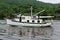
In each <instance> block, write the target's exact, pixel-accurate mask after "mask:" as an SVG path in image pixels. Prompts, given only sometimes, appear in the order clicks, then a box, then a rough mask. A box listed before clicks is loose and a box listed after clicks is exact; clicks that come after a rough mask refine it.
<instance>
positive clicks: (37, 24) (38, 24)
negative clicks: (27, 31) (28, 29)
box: [7, 19, 52, 27]
mask: <svg viewBox="0 0 60 40" xmlns="http://www.w3.org/2000/svg"><path fill="white" fill-rule="evenodd" d="M7 24H9V25H20V26H33V27H41V26H51V24H52V23H44V24H43V23H41V24H40V23H23V22H14V21H12V20H9V19H7Z"/></svg>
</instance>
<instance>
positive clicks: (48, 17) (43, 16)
mask: <svg viewBox="0 0 60 40" xmlns="http://www.w3.org/2000/svg"><path fill="white" fill-rule="evenodd" d="M53 17H54V16H39V18H53Z"/></svg>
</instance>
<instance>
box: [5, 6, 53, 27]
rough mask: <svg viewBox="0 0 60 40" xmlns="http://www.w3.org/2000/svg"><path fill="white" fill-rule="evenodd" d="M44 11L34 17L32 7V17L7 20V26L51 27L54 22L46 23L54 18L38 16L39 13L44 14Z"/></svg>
mask: <svg viewBox="0 0 60 40" xmlns="http://www.w3.org/2000/svg"><path fill="white" fill-rule="evenodd" d="M43 11H45V10H42V11H40V12H38V13H36V14H35V15H32V7H31V16H25V15H21V14H19V15H17V16H16V18H13V19H6V20H7V24H9V25H20V26H29V27H41V26H51V25H52V20H51V21H50V22H46V21H47V20H46V19H51V18H53V17H54V16H37V15H38V14H39V13H41V12H43Z"/></svg>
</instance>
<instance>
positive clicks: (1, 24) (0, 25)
mask: <svg viewBox="0 0 60 40" xmlns="http://www.w3.org/2000/svg"><path fill="white" fill-rule="evenodd" d="M5 22H6V21H4V20H1V21H0V30H2V29H6V30H7V29H8V25H7V24H6V23H5ZM39 29H41V31H42V32H41V34H40V36H42V35H43V36H44V37H46V38H51V39H50V40H60V20H54V22H53V25H52V27H43V28H39ZM0 37H1V36H0ZM36 40H37V39H36ZM38 40H40V39H38ZM42 40H48V39H42Z"/></svg>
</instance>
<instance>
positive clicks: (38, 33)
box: [9, 26, 54, 40]
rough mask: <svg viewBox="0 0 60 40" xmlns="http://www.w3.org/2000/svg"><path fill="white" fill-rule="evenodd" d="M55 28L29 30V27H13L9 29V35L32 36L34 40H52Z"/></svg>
mask: <svg viewBox="0 0 60 40" xmlns="http://www.w3.org/2000/svg"><path fill="white" fill-rule="evenodd" d="M53 31H54V29H53V27H42V28H29V27H22V28H19V27H12V26H10V28H9V35H14V34H17V35H20V37H23V36H28V37H29V36H31V38H32V39H33V38H34V40H51V39H52V38H51V36H52V35H53Z"/></svg>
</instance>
